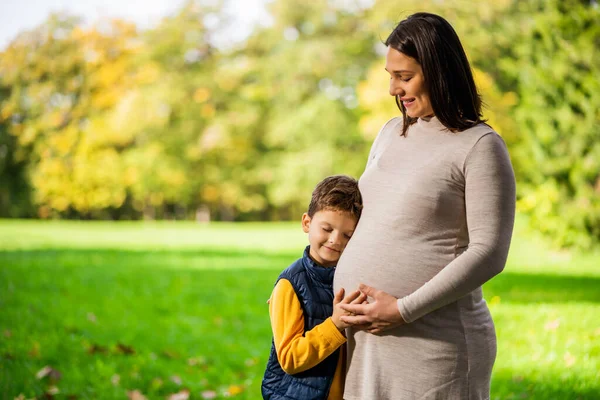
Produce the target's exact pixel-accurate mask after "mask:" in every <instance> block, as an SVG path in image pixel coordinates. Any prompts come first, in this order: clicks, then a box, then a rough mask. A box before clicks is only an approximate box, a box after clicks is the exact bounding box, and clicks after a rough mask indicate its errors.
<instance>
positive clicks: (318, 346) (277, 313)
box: [269, 279, 346, 400]
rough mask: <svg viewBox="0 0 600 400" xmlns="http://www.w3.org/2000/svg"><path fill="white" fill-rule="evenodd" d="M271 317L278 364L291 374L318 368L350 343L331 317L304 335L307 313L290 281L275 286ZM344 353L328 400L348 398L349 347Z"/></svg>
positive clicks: (270, 302) (270, 305) (341, 355)
mask: <svg viewBox="0 0 600 400" xmlns="http://www.w3.org/2000/svg"><path fill="white" fill-rule="evenodd" d="M269 315H270V317H271V327H272V329H273V340H274V342H275V351H276V352H277V360H278V361H279V365H281V368H282V369H283V370H284V371H285V372H286V373H287V374H290V375H292V374H297V373H299V372H302V371H306V370H307V369H310V368H312V367H314V366H315V365H317V364H318V363H320V362H321V361H323V360H325V359H326V358H327V357H328V356H329V355H331V354H332V353H333V352H334V351H335V350H337V349H338V348H339V347H340V346H342V345H343V344H344V343H345V342H346V337H345V336H344V335H343V334H342V333H341V332H340V331H339V330H338V329H337V327H336V326H335V324H334V323H333V321H332V320H331V317H330V318H327V319H326V320H325V321H323V323H321V324H319V325H317V326H315V327H314V328H313V329H311V330H310V331H307V332H306V334H305V333H304V312H303V311H302V306H301V304H300V300H299V299H298V296H297V295H296V292H295V291H294V288H293V286H292V284H291V283H290V281H288V280H287V279H280V280H279V282H277V285H275V289H273V293H272V294H271V299H270V301H269ZM340 350H341V351H340V358H339V360H338V364H337V367H336V370H335V375H334V376H333V382H332V383H331V388H330V389H329V396H328V397H327V400H341V399H342V398H343V395H344V375H345V364H346V363H345V359H346V349H345V346H342V348H341V349H340Z"/></svg>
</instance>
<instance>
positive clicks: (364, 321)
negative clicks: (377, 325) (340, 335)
mask: <svg viewBox="0 0 600 400" xmlns="http://www.w3.org/2000/svg"><path fill="white" fill-rule="evenodd" d="M340 319H341V320H342V322H344V323H346V324H350V325H368V324H370V323H371V320H370V318H369V317H368V316H366V315H342V316H341V317H340Z"/></svg>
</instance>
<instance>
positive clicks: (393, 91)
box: [390, 82, 404, 97]
mask: <svg viewBox="0 0 600 400" xmlns="http://www.w3.org/2000/svg"><path fill="white" fill-rule="evenodd" d="M390 95H391V96H400V97H402V96H403V95H404V92H403V90H402V88H401V87H399V86H397V85H395V84H394V83H393V82H390Z"/></svg>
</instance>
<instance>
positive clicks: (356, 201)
mask: <svg viewBox="0 0 600 400" xmlns="http://www.w3.org/2000/svg"><path fill="white" fill-rule="evenodd" d="M362 207H363V206H362V196H361V195H360V191H359V190H358V182H357V181H356V179H354V178H352V177H349V176H347V175H333V176H328V177H327V178H325V179H323V180H322V181H321V182H319V183H318V184H317V186H316V187H315V190H313V193H312V198H311V199H310V204H309V206H308V216H309V217H311V218H312V217H313V216H314V215H315V213H317V212H319V211H321V210H335V211H343V212H347V213H350V214H351V215H353V216H354V217H356V220H358V219H359V218H360V213H361V211H362Z"/></svg>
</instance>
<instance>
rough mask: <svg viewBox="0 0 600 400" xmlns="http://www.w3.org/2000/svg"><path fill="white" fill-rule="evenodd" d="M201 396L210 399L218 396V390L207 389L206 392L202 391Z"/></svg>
mask: <svg viewBox="0 0 600 400" xmlns="http://www.w3.org/2000/svg"><path fill="white" fill-rule="evenodd" d="M200 396H202V398H203V399H206V400H210V399H214V398H216V397H217V392H215V391H214V390H205V391H204V392H202V393H200Z"/></svg>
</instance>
